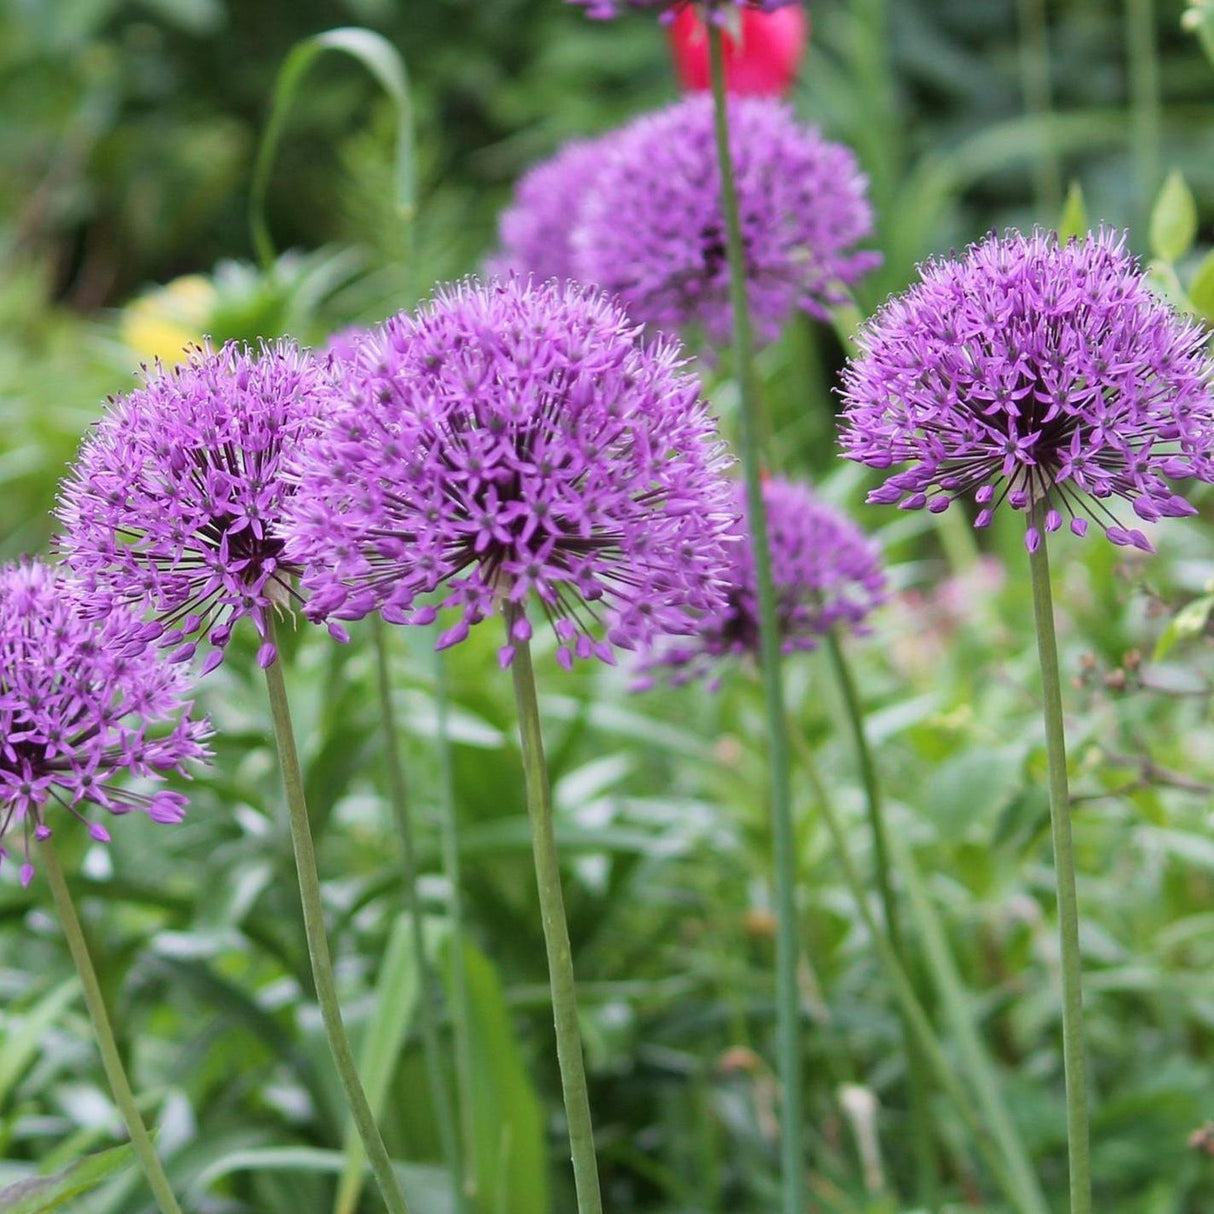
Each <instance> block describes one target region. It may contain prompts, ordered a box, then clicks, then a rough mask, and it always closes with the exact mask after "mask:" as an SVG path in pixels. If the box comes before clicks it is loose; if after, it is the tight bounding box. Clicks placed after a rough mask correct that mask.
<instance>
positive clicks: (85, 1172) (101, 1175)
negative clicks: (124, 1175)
mask: <svg viewBox="0 0 1214 1214" xmlns="http://www.w3.org/2000/svg"><path fill="white" fill-rule="evenodd" d="M134 1162H135V1149H134V1147H132V1146H131V1145H130V1144H129V1143H125V1144H124V1145H122V1146H120V1147H113V1148H112V1149H111V1150H109V1151H101V1152H100V1153H98V1154H96V1155H89V1156H87V1157H86V1158H84V1159H81V1160H79V1161H78V1162H76V1163H74V1164H72V1165H71V1166H70V1167H67V1168H64V1169H63V1171H62V1172H56V1173H55V1174H54V1175H53V1176H37V1177H31V1178H30V1179H29V1180H19V1181H18V1182H17V1183H16V1184H14V1185H9V1186H8V1187H7V1188H5V1189H0V1214H50V1211H52V1210H62V1209H64V1208H65V1207H66V1206H67V1203H68V1202H69V1201H73V1200H74V1199H75V1198H77V1197H80V1196H81V1195H82V1194H84V1193H88V1192H89V1191H90V1190H92V1189H95V1188H96V1187H97V1186H98V1185H99V1184H102V1183H103V1182H104V1181H107V1180H110V1179H111V1178H112V1177H114V1176H117V1175H118V1174H119V1173H120V1172H122V1171H124V1170H126V1169H128V1168H130V1167H132V1166H133V1164H134Z"/></svg>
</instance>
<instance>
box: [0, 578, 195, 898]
mask: <svg viewBox="0 0 1214 1214" xmlns="http://www.w3.org/2000/svg"><path fill="white" fill-rule="evenodd" d="M73 589H74V588H70V587H69V586H68V584H67V580H66V579H65V578H64V577H63V576H62V575H60V574H57V573H56V572H55V571H54V570H52V569H49V568H47V567H46V566H45V565H40V564H36V563H28V564H21V565H9V566H5V567H3V568H0V839H2V838H3V837H4V836H5V835H7V834H8V833H9V832H10V831H15V830H20V831H21V832H22V845H21V846H22V854H23V857H24V863H23V864H22V866H21V880H22V882H23V884H26V885H28V884H29V882H30V880H31V878H32V877H33V875H34V869H33V865H32V864H31V863H30V842H31V836H32V838H33V840H34V841H38V840H42V839H46V838H48V837H49V836H50V834H51V827H50V826H49V825H48V823H47V810H48V809H50V810H54V811H56V812H58V811H59V810H62V811H64V812H65V813H66V814H67V815H70V816H72V817H74V818H77V819H79V820H80V821H81V822H83V823H84V824H85V825H86V826H87V827H88V831H89V834H90V835H92V837H93V838H94V839H97V840H99V841H100V842H103V843H105V842H108V841H109V834H108V833H107V831H106V829H105V827H104V826H102V825H101V823H99V822H90V821H89V820H88V819H87V818H86V817H85V816H84V813H83V809H84V807H86V806H89V805H93V806H97V807H99V808H101V809H105V810H108V811H109V812H110V813H112V814H126V813H130V812H131V811H133V810H139V811H141V812H143V813H146V814H147V815H148V816H149V817H151V819H152V820H153V821H154V822H179V821H181V818H182V816H183V814H184V812H185V806H186V798H185V797H183V796H182V795H181V794H180V793H177V792H171V791H169V790H166V789H163V788H161V789H157V790H155V791H151V792H146V793H145V792H138V791H136V790H134V789H130V788H123V787H120V782H121V781H122V779H123V777H126V776H137V777H146V778H148V779H150V780H151V781H153V782H157V783H158V782H159V781H160V780H162V779H163V776H164V773H165V772H168V771H173V770H176V771H182V770H183V768H184V765H185V764H186V762H187V761H189V760H191V759H201V758H204V757H205V755H206V749H205V747H204V745H203V740H204V739H205V737H206V735H207V728H206V725H205V722H203V721H200V720H195V719H193V718H192V717H191V716H190V705H189V704H188V703H186V702H185V701H184V700H183V698H182V697H183V695H184V691H185V685H184V684H185V679H184V673H183V672H182V671H181V670H180V669H179V668H177V667H173V666H169V665H168V664H166V663H165V662H163V661H162V660H161V659H160V658H159V657H158V655H157V654H156V652H155V650H154V649H151V648H149V646H148V639H147V638H148V627H147V625H146V624H144V623H143V622H141V621H140V620H139V619H138V618H136V617H135V616H134V615H133V614H132V613H130V612H129V611H127V610H126V609H125V608H117V609H115V610H114V611H112V612H110V614H109V615H108V616H106V618H105V619H103V620H87V619H85V618H84V617H83V616H82V615H81V613H80V611H79V609H78V606H77V604H76V601H75V598H74V597H73ZM7 855H8V852H7V850H6V849H5V848H4V847H3V846H0V859H2V858H4V857H6V856H7Z"/></svg>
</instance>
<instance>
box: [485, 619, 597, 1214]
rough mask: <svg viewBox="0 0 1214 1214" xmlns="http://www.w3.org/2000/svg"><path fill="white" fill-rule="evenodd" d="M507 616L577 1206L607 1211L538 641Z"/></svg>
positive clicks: (586, 1212)
mask: <svg viewBox="0 0 1214 1214" xmlns="http://www.w3.org/2000/svg"><path fill="white" fill-rule="evenodd" d="M503 615H504V617H505V621H506V638H507V643H508V644H510V645H511V646H513V649H514V660H513V661H512V662H511V665H510V669H511V673H512V675H513V677H514V699H515V703H516V705H517V706H518V732H519V742H520V744H521V747H522V752H523V774H524V777H525V780H526V787H527V814H528V817H530V819H531V844H532V850H533V851H534V853H535V879H536V884H537V885H538V886H539V894H540V918H541V921H542V922H543V927H544V947H545V949H546V950H547V953H548V981H549V984H550V985H551V987H552V1015H553V1020H554V1022H555V1025H556V1057H557V1062H558V1063H559V1065H560V1071H561V1089H562V1092H563V1093H564V1097H565V1120H566V1121H567V1122H568V1123H569V1147H570V1151H571V1154H572V1158H573V1181H574V1185H575V1187H576V1189H577V1208H578V1214H602V1210H603V1199H602V1196H601V1194H600V1192H599V1173H598V1165H597V1164H596V1163H595V1158H594V1127H593V1126H592V1124H591V1121H590V1096H589V1093H588V1091H587V1089H586V1067H585V1063H584V1061H583V1059H582V1038H581V1034H580V1033H579V1031H578V1022H577V988H576V985H575V983H574V977H573V947H572V945H570V943H569V925H568V923H567V922H566V920H565V899H564V896H563V895H562V893H561V866H560V857H559V856H558V854H557V849H556V834H555V831H554V828H553V821H552V793H551V791H550V789H549V787H548V765H547V762H546V761H545V759H544V739H543V734H542V732H541V729H540V706H539V701H538V699H537V698H536V691H535V669H534V667H533V666H532V664H531V643H530V642H529V641H527V640H525V639H522V638H520V637H519V636H518V635H517V632H518V631H519V630H518V629H516V627H515V626H516V624H518V623H519V622H520V621H521V619H522V611H521V609H520V608H519V607H518V606H517V605H516V604H514V603H509V602H507V604H506V605H505V607H504V609H503Z"/></svg>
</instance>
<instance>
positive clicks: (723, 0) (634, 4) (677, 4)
mask: <svg viewBox="0 0 1214 1214" xmlns="http://www.w3.org/2000/svg"><path fill="white" fill-rule="evenodd" d="M800 2H801V0H569V3H570V4H577V5H580V6H581V7H582V8H584V9H585V10H586V16H588V17H593V18H594V19H595V20H597V21H610V20H611V19H612V18H613V17H617V16H619V13H620V10H621V9H623V8H658V9H661V10H662V13H661V18H662V20H663V21H671V20H673V19H674V18H675V16H676V15H677V14H678V13H680V12H682V11H683V10H684V9H686V8H699V9H703V10H704V11H705V12H707V14H708V16H709V18H710V19H711V20H713V21H720V22H722V23H724V22H726V21H727V20H728V19H729V15H730V12H731V10H736V9H758V10H759V11H760V12H764V13H771V12H775V10H776V9H778V8H787V7H788V6H789V5H792V4H799V3H800Z"/></svg>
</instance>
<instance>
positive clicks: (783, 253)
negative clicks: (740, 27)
mask: <svg viewBox="0 0 1214 1214" xmlns="http://www.w3.org/2000/svg"><path fill="white" fill-rule="evenodd" d="M712 106H713V102H712V98H711V97H709V96H706V95H705V94H695V95H693V96H690V97H687V98H685V99H684V100H682V101H680V102H677V103H676V104H674V105H672V106H669V107H668V108H666V109H664V110H659V111H658V112H657V113H656V114H649V115H646V116H644V117H642V118H640V119H637V120H636V121H634V122H633V123H632V124H631V125H629V126H628V127H625V128H624V129H623V130H621V131H619V132H618V133H617V134H616V135H614V136H613V137H612V139H611V142H610V144H609V145H608V147H607V150H606V154H605V159H604V163H603V166H602V169H601V171H600V172H599V175H598V177H597V178H596V181H595V185H594V189H593V190H591V191H590V192H589V193H588V194H587V196H586V198H585V201H584V204H583V207H582V210H581V213H580V216H579V222H578V225H577V228H576V229H575V231H574V233H573V238H572V239H573V253H574V269H575V271H576V273H577V276H578V277H580V278H581V279H582V280H583V281H585V282H593V283H596V284H598V285H599V286H601V287H602V288H603V289H604V290H607V291H611V292H613V293H614V294H616V295H618V296H619V298H620V301H621V303H623V305H624V307H625V308H627V309H628V313H629V315H631V316H632V317H633V318H634V319H635V320H638V321H640V322H642V323H645V324H651V325H654V326H657V327H659V328H676V329H685V328H689V327H693V326H702V327H703V328H704V330H705V332H706V333H707V335H708V337H709V338H710V339H711V340H712V341H716V342H726V341H728V340H729V339H730V336H731V334H732V331H733V329H732V316H733V313H732V309H731V307H730V304H729V261H728V257H727V253H726V234H725V214H724V209H723V203H722V199H721V173H720V168H719V166H718V162H717V151H716V142H715V137H714V134H713V108H712ZM729 120H730V146H731V148H732V151H733V157H734V169H735V176H736V179H737V188H738V205H739V209H740V212H741V217H742V240H743V245H744V247H745V250H746V270H747V274H746V279H747V282H746V286H747V295H748V298H749V300H750V309H751V315H752V318H753V321H754V325H755V329H756V335H757V337H758V338H759V339H760V340H761V341H764V342H770V341H774V340H775V339H776V338H777V337H778V336H779V333H780V329H781V328H782V326H783V325H784V323H785V322H786V321H787V320H788V318H789V316H790V315H791V314H792V313H793V311H794V310H795V309H797V308H803V309H805V310H806V311H807V312H809V313H811V314H812V315H814V316H818V317H820V318H825V317H826V315H827V313H826V305H827V304H830V303H836V302H839V301H841V300H842V298H843V295H842V293H841V287H842V286H844V285H846V284H850V283H853V282H855V281H856V280H857V279H858V278H859V277H860V276H861V275H862V274H863V273H865V272H866V271H867V270H869V269H871V268H872V267H873V266H874V265H876V264H877V263H878V262H879V261H880V257H879V255H878V254H876V253H871V252H857V251H856V250H855V245H856V244H857V242H859V241H861V240H863V239H864V238H865V237H867V236H868V235H869V234H870V232H871V231H872V209H871V207H870V206H869V204H868V199H867V198H866V196H865V188H866V181H865V178H864V175H863V174H862V173H861V172H860V170H859V167H858V165H857V163H856V158H855V156H853V155H852V153H851V151H850V150H849V149H847V148H845V147H842V146H841V145H839V144H836V143H829V142H827V141H826V140H825V139H823V138H822V136H821V135H819V134H818V132H817V131H815V130H813V129H812V128H810V127H804V126H802V125H800V123H798V122H797V120H796V118H795V117H794V115H793V112H792V109H791V108H790V107H789V106H787V105H785V104H784V103H783V102H781V101H777V100H775V99H774V98H770V97H737V98H733V99H732V100H731V101H730V103H729Z"/></svg>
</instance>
